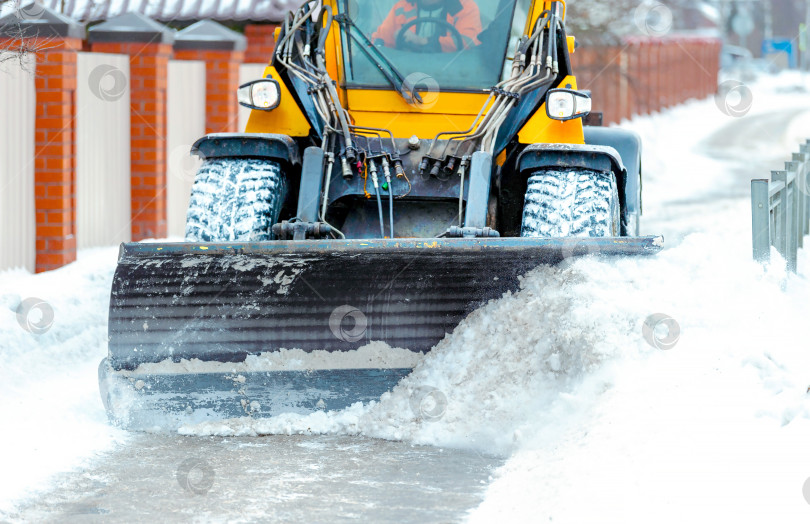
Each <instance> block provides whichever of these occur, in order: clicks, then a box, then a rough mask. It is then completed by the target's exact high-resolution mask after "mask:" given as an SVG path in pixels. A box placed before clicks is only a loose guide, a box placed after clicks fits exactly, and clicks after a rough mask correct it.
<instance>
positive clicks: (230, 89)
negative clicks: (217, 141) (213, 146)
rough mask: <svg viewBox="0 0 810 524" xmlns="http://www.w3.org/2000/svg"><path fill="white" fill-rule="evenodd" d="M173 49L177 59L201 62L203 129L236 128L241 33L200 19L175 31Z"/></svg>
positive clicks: (229, 130) (222, 130) (226, 130)
mask: <svg viewBox="0 0 810 524" xmlns="http://www.w3.org/2000/svg"><path fill="white" fill-rule="evenodd" d="M174 50H175V58H176V59H178V60H202V61H204V62H205V105H206V108H207V111H206V115H205V132H206V133H233V132H236V131H237V124H238V122H239V104H238V102H237V100H236V90H237V89H238V88H239V64H241V63H242V62H243V61H244V58H245V37H244V36H242V35H241V34H239V33H237V32H236V31H231V30H230V29H228V28H227V27H225V26H223V25H222V24H218V23H217V22H212V21H210V20H203V21H201V22H197V23H196V24H193V25H190V26H189V27H187V28H185V29H183V30H182V31H180V32H179V33H177V36H176V38H175V41H174Z"/></svg>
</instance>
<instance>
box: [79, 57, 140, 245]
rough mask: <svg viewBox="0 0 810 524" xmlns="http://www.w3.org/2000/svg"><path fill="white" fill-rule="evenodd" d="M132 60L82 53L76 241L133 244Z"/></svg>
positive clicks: (84, 243) (80, 64)
mask: <svg viewBox="0 0 810 524" xmlns="http://www.w3.org/2000/svg"><path fill="white" fill-rule="evenodd" d="M129 127H130V105H129V57H128V56H126V55H114V54H107V53H79V57H78V68H77V87H76V241H77V245H78V247H80V248H84V247H92V246H109V245H115V244H117V243H119V242H127V241H129V240H130V238H131V226H130V224H131V217H130V206H131V195H130V140H129V139H130V135H129Z"/></svg>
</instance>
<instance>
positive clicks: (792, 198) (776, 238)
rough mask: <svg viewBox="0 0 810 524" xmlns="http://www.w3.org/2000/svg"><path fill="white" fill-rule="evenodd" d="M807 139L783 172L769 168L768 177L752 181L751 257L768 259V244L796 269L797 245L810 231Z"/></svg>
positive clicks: (786, 164)
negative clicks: (769, 178) (769, 173)
mask: <svg viewBox="0 0 810 524" xmlns="http://www.w3.org/2000/svg"><path fill="white" fill-rule="evenodd" d="M809 178H810V140H808V141H807V142H806V143H805V144H804V145H802V146H801V147H800V152H799V153H794V154H793V160H792V161H790V162H785V170H784V171H772V172H771V180H770V181H768V180H767V179H763V180H752V181H751V216H752V226H753V247H754V260H757V261H758V262H768V261H770V259H771V246H773V247H775V248H776V250H777V251H778V252H779V253H780V254H781V255H782V256H783V257H784V258H785V260H786V261H787V266H788V269H789V270H790V271H793V272H794V273H795V272H796V271H797V269H798V268H797V265H798V264H797V259H798V251H799V248H801V247H804V237H805V235H808V234H810V180H808V179H809Z"/></svg>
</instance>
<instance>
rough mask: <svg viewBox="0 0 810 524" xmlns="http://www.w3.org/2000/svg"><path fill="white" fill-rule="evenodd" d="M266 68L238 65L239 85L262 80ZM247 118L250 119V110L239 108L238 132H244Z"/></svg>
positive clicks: (262, 65)
mask: <svg viewBox="0 0 810 524" xmlns="http://www.w3.org/2000/svg"><path fill="white" fill-rule="evenodd" d="M266 67H267V64H240V66H239V85H240V86H241V85H242V84H244V83H246V82H250V81H251V80H258V79H260V78H262V75H263V74H264V69H265V68H266ZM233 96H236V93H234V94H233ZM249 117H250V109H248V108H246V107H242V106H239V127H238V131H239V132H240V133H242V132H244V131H245V126H246V125H247V121H248V118H249Z"/></svg>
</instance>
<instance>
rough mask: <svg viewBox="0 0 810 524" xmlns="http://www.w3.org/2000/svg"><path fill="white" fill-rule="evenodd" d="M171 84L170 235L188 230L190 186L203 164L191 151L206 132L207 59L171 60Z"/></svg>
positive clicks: (168, 148) (168, 149)
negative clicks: (187, 214) (187, 215)
mask: <svg viewBox="0 0 810 524" xmlns="http://www.w3.org/2000/svg"><path fill="white" fill-rule="evenodd" d="M168 85H169V89H168V96H167V99H168V100H167V102H166V113H167V133H166V159H167V173H166V178H167V182H166V193H167V195H166V196H167V201H168V202H167V206H168V211H167V212H168V226H169V236H171V237H182V236H184V234H185V227H186V211H187V210H188V201H189V199H190V197H191V186H192V184H193V183H194V175H195V174H196V172H197V168H198V167H199V165H200V161H199V160H198V159H197V158H196V157H192V156H191V154H190V153H189V152H190V151H191V146H192V144H194V142H196V141H197V139H198V138H200V137H202V136H203V135H204V134H205V63H204V62H200V61H195V60H172V61H170V62H169V83H168ZM234 96H236V94H235V93H234Z"/></svg>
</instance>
